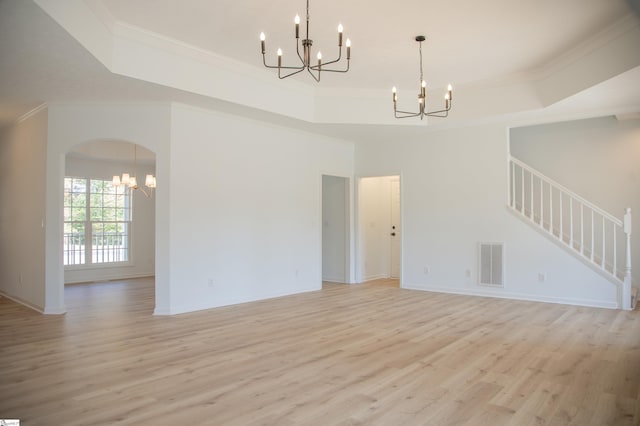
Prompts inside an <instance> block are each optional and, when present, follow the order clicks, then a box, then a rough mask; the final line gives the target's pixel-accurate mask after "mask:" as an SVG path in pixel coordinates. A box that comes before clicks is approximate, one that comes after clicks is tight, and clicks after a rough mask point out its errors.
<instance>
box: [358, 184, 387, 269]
mask: <svg viewBox="0 0 640 426" xmlns="http://www.w3.org/2000/svg"><path fill="white" fill-rule="evenodd" d="M391 179H393V177H391V176H380V177H367V178H361V179H360V180H359V185H358V218H359V227H358V255H359V257H358V259H359V263H358V266H359V271H360V274H359V277H360V279H361V281H369V280H375V279H378V278H389V277H390V276H391V236H390V233H391Z"/></svg>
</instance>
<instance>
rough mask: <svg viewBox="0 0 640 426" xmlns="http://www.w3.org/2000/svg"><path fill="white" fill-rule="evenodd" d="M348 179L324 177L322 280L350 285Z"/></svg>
mask: <svg viewBox="0 0 640 426" xmlns="http://www.w3.org/2000/svg"><path fill="white" fill-rule="evenodd" d="M349 204H350V203H349V179H348V178H344V177H338V176H327V175H323V176H322V280H323V281H331V282H337V283H347V282H349V277H348V274H347V269H348V264H347V259H348V256H347V254H348V241H349V238H350V235H349V210H348V209H349Z"/></svg>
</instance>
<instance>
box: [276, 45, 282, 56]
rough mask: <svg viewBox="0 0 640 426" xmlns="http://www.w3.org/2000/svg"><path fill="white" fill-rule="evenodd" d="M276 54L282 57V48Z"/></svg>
mask: <svg viewBox="0 0 640 426" xmlns="http://www.w3.org/2000/svg"><path fill="white" fill-rule="evenodd" d="M276 53H277V54H278V56H280V57H281V56H282V49H280V48H279V47H278V51H277V52H276Z"/></svg>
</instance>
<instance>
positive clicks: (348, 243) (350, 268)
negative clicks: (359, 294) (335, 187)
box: [319, 172, 357, 285]
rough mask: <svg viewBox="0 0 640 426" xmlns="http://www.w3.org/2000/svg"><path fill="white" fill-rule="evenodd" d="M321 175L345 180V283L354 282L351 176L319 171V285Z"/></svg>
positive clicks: (321, 207)
mask: <svg viewBox="0 0 640 426" xmlns="http://www.w3.org/2000/svg"><path fill="white" fill-rule="evenodd" d="M323 176H331V177H336V178H340V179H344V181H345V232H344V240H345V241H344V244H345V251H344V252H345V259H344V264H345V284H355V283H357V281H356V275H355V272H356V268H355V232H354V230H355V226H354V225H355V217H354V211H355V209H354V188H353V177H352V176H347V175H341V174H337V173H331V172H321V173H320V191H319V197H320V213H319V215H320V220H319V222H320V226H319V232H320V249H319V257H320V261H319V265H320V285H322V279H323V276H322V269H323V263H322V262H323V256H322V250H323V247H322V246H323V235H322V234H323V231H324V223H323V220H322V209H323V190H322V187H323V182H322V178H323Z"/></svg>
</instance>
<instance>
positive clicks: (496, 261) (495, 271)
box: [478, 243, 504, 287]
mask: <svg viewBox="0 0 640 426" xmlns="http://www.w3.org/2000/svg"><path fill="white" fill-rule="evenodd" d="M479 252H480V253H479V254H480V262H479V263H480V274H479V275H478V277H479V282H478V284H479V285H483V286H489V287H504V243H480V249H479Z"/></svg>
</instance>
